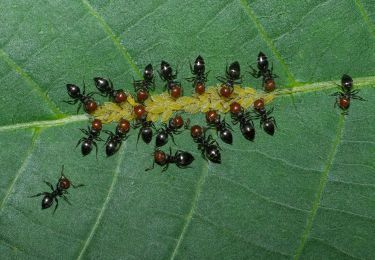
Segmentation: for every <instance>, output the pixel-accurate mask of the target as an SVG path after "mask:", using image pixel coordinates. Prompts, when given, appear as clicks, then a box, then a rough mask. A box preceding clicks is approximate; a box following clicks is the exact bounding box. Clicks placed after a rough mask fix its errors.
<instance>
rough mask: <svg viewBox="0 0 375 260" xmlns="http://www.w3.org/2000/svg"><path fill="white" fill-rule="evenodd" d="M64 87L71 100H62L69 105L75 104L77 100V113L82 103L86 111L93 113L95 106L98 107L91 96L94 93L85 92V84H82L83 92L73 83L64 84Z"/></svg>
mask: <svg viewBox="0 0 375 260" xmlns="http://www.w3.org/2000/svg"><path fill="white" fill-rule="evenodd" d="M66 89H67V91H68V94H69V96H70V97H71V98H72V99H73V100H65V101H63V102H65V103H68V104H70V105H75V104H77V102H78V101H79V102H80V103H79V105H78V108H77V114H78V112H79V110H80V109H81V106H82V104H83V108H84V110H85V112H86V113H89V114H91V113H93V112H94V111H95V110H96V108H97V107H98V104H97V103H96V102H95V100H94V99H93V98H92V97H91V96H92V95H93V94H94V93H89V94H87V95H86V94H85V92H86V86H85V84H83V92H82V93H81V90H80V88H79V87H78V86H76V85H74V84H66Z"/></svg>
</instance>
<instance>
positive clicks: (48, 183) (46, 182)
mask: <svg viewBox="0 0 375 260" xmlns="http://www.w3.org/2000/svg"><path fill="white" fill-rule="evenodd" d="M44 183H45V184H47V185H48V186H49V187H50V188H51V190H52V191H54V190H55V189H54V188H53V185H52V184H51V183H50V182H48V181H44Z"/></svg>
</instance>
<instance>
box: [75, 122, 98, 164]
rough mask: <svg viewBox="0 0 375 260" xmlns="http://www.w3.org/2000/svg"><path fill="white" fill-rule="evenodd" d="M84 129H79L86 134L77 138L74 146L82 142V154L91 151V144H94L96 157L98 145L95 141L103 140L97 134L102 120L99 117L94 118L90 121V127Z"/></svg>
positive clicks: (84, 154)
mask: <svg viewBox="0 0 375 260" xmlns="http://www.w3.org/2000/svg"><path fill="white" fill-rule="evenodd" d="M87 129H88V130H86V129H82V128H81V129H80V130H81V132H82V133H84V134H85V135H86V137H82V138H81V139H79V141H78V143H77V145H76V147H77V146H78V145H79V144H80V143H82V145H81V152H82V155H83V156H86V155H88V154H89V153H90V152H91V151H92V146H93V145H94V146H95V149H96V157H98V146H97V145H96V142H95V141H103V140H102V139H101V138H100V137H99V135H100V131H101V130H102V122H101V121H100V120H99V119H95V120H94V121H92V123H91V127H87Z"/></svg>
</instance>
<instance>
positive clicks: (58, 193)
mask: <svg viewBox="0 0 375 260" xmlns="http://www.w3.org/2000/svg"><path fill="white" fill-rule="evenodd" d="M250 68H251V71H250V74H251V75H252V76H253V77H255V78H260V77H261V78H262V87H263V89H264V91H266V92H271V91H273V90H274V89H275V88H276V84H275V81H274V78H276V77H277V75H275V74H273V66H271V68H269V64H268V60H267V56H266V55H265V54H264V53H262V52H260V53H259V55H258V59H257V68H258V70H256V69H254V68H253V67H251V66H250ZM190 70H191V73H192V74H193V77H190V78H186V80H187V81H189V82H192V83H193V87H194V89H195V92H196V93H197V94H198V95H202V94H203V93H205V88H206V86H205V84H206V81H207V75H208V73H209V72H206V68H205V62H204V59H203V58H202V57H201V56H200V55H199V56H198V57H197V58H196V60H195V62H194V65H193V66H192V65H191V64H190ZM240 72H241V70H240V64H239V63H238V62H237V61H235V62H233V63H231V64H230V65H229V67H228V66H227V67H226V70H225V76H224V77H223V76H218V77H216V78H217V79H218V80H219V81H220V82H221V86H220V89H219V90H218V92H219V94H220V96H222V97H223V98H226V99H229V98H230V96H231V94H232V92H233V89H234V85H239V84H241V83H242V76H241V73H240ZM158 74H159V76H160V78H161V79H162V80H163V81H164V82H165V86H164V88H165V89H167V90H168V93H169V94H170V97H171V98H173V99H177V98H179V97H180V96H181V95H182V93H183V90H182V87H181V84H180V82H179V81H177V80H176V78H177V70H176V72H175V73H174V72H173V69H172V67H171V66H170V65H169V63H168V62H166V61H162V62H161V64H160V71H158ZM94 82H95V86H96V88H97V90H98V91H99V92H91V93H88V94H86V93H85V91H86V90H85V85H84V86H83V91H82V92H81V90H80V88H79V87H78V86H76V85H74V84H67V91H68V94H69V96H70V97H71V98H72V100H69V101H64V102H66V103H68V104H77V103H79V105H78V108H77V113H78V112H79V110H80V108H81V107H82V106H83V108H84V110H85V111H86V112H87V113H89V114H92V113H93V112H94V111H95V110H96V109H97V107H98V104H97V103H96V101H95V100H94V99H93V95H95V94H98V95H101V96H104V97H108V98H109V99H110V100H111V101H112V102H114V103H117V104H121V103H123V102H126V100H127V94H126V93H125V92H124V91H123V90H122V89H117V90H116V89H114V87H113V83H112V81H111V80H110V79H105V78H102V77H95V78H94ZM133 86H134V91H135V92H136V96H137V101H138V102H139V104H137V105H135V106H134V107H133V112H134V115H135V122H134V123H133V124H132V125H131V124H130V122H129V121H128V120H126V119H121V120H120V121H119V122H118V124H117V126H116V129H115V131H114V132H112V131H109V130H103V132H105V133H106V134H107V135H108V137H107V140H106V141H105V147H106V148H105V151H106V155H107V156H112V155H114V154H115V153H116V152H117V151H118V150H119V149H120V147H121V145H122V143H123V141H124V140H126V139H127V138H128V133H129V131H130V129H131V128H133V129H137V128H139V131H138V137H137V144H138V141H139V139H140V138H142V140H143V141H144V142H145V143H146V144H149V143H150V142H151V141H152V138H153V136H154V130H156V127H155V125H154V123H153V122H152V121H149V120H147V112H146V110H145V106H144V101H145V100H147V99H148V97H149V91H150V90H154V89H155V78H154V70H153V67H152V65H151V64H148V65H147V66H146V67H145V68H144V72H143V80H133ZM340 88H341V91H340V92H335V93H333V94H332V96H336V102H335V106H336V105H339V107H340V108H341V109H342V110H343V111H344V113H346V112H347V109H348V108H349V106H350V100H351V99H358V100H362V101H363V100H364V99H363V98H361V97H360V96H358V95H357V94H358V92H359V90H353V80H352V78H351V77H350V76H348V75H346V74H344V75H343V76H342V78H341V85H340ZM272 112H273V108H271V109H269V110H267V109H266V108H265V104H264V100H263V99H262V98H261V99H257V100H255V101H254V103H253V109H252V111H249V110H246V109H244V108H243V107H242V106H241V105H240V104H239V103H237V102H235V101H233V102H232V103H231V104H230V114H231V119H232V124H233V125H236V124H239V128H240V131H241V133H242V135H243V137H244V138H245V139H247V140H249V141H253V140H254V138H255V127H254V123H253V120H255V119H260V127H261V128H263V130H264V131H265V132H266V133H267V134H269V135H271V136H272V135H274V133H275V127H276V120H275V118H274V117H273V116H271V114H272ZM189 125H190V120H189V119H187V120H185V122H184V120H183V118H182V117H181V115H178V114H177V115H175V117H173V118H171V119H170V120H169V121H168V124H165V123H162V125H161V127H160V128H159V129H157V130H156V137H155V150H154V153H153V155H154V160H153V164H152V166H151V167H149V168H146V169H145V170H146V171H148V170H151V169H153V168H154V166H155V164H158V165H159V166H161V167H163V169H162V171H165V170H167V168H168V166H169V165H170V164H175V165H176V166H177V167H179V168H186V167H189V165H190V164H191V163H192V162H193V161H194V156H193V155H192V154H191V153H189V152H187V151H182V150H177V151H176V152H175V153H174V154H172V149H171V148H169V153H165V152H164V151H162V150H161V149H160V147H162V146H164V145H166V144H167V143H168V140H169V139H171V140H172V142H173V143H174V144H176V143H175V138H174V136H175V135H178V134H180V133H181V132H182V131H183V129H188V128H189ZM102 127H103V125H102V122H101V121H100V120H99V119H94V120H93V121H92V122H91V126H88V127H87V129H80V130H81V131H82V132H83V133H84V134H85V136H84V137H82V138H81V139H79V140H78V143H77V145H76V146H79V145H80V144H81V153H82V155H83V156H86V155H88V154H90V153H91V151H92V149H93V147H95V150H96V156H97V151H98V147H97V143H96V142H98V141H104V140H103V139H102V138H101V137H100V134H101V132H102ZM209 129H215V130H216V132H217V135H218V136H219V138H220V139H221V140H222V141H223V142H225V143H227V144H232V142H233V136H232V131H233V129H232V127H231V126H230V125H229V124H228V123H227V122H225V119H221V117H220V115H219V114H218V113H217V111H215V110H209V111H208V112H206V126H203V127H202V126H200V125H193V126H191V127H190V134H191V137H192V139H193V141H194V142H195V143H196V144H197V149H198V150H199V151H200V152H201V155H202V157H203V158H204V159H205V160H208V161H211V162H213V163H221V153H220V150H221V147H220V146H219V143H218V142H217V141H216V140H215V139H214V138H213V137H212V135H211V134H207V130H209ZM45 183H46V184H47V185H48V186H49V187H50V188H51V190H52V193H50V192H43V193H38V194H36V195H34V196H32V197H36V196H41V195H44V198H43V200H42V209H45V208H49V207H50V206H51V205H52V204H53V201H56V207H55V210H56V209H57V206H58V199H57V197H62V198H63V199H64V200H65V201H67V202H69V201H68V199H67V197H66V196H65V194H67V193H68V192H67V189H68V188H69V187H70V186H73V187H74V188H76V187H80V186H83V185H82V184H81V185H77V186H74V185H73V184H72V183H71V182H70V181H69V180H68V179H67V178H66V177H65V176H64V175H63V169H62V172H61V177H60V179H59V181H58V183H57V184H56V188H54V187H53V186H52V184H51V183H49V182H45Z"/></svg>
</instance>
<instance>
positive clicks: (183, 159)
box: [145, 148, 194, 172]
mask: <svg viewBox="0 0 375 260" xmlns="http://www.w3.org/2000/svg"><path fill="white" fill-rule="evenodd" d="M193 161H194V156H193V155H192V154H191V153H189V152H185V151H181V150H177V151H176V153H175V154H174V155H172V149H171V148H169V154H166V153H165V152H163V151H161V150H159V149H156V150H155V152H154V162H153V163H152V166H151V167H150V168H147V169H145V171H149V170H152V169H154V166H155V163H156V164H158V165H160V166H164V168H163V170H162V172H164V171H166V170H167V169H168V166H169V164H170V163H175V164H176V166H177V167H178V168H187V167H188V166H189V165H190V164H191V163H192V162H193Z"/></svg>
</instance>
